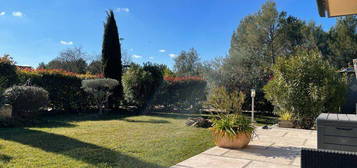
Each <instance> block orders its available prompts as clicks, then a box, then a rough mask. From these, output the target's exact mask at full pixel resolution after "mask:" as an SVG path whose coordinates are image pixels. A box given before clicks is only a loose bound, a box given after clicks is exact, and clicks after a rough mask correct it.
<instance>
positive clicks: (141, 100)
mask: <svg viewBox="0 0 357 168" xmlns="http://www.w3.org/2000/svg"><path fill="white" fill-rule="evenodd" d="M162 80H163V75H162V71H161V68H160V66H158V65H153V64H145V65H144V67H141V66H140V65H136V64H132V65H131V66H130V68H129V69H128V70H127V71H126V72H125V73H124V75H123V87H124V93H125V101H126V102H127V103H129V104H132V105H136V106H138V107H139V108H144V107H146V105H148V104H151V102H152V99H153V96H154V94H155V93H156V91H157V89H158V88H159V87H160V85H161V83H162Z"/></svg>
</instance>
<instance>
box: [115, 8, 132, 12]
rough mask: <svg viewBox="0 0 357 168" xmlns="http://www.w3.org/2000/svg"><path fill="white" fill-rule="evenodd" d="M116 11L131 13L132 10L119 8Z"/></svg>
mask: <svg viewBox="0 0 357 168" xmlns="http://www.w3.org/2000/svg"><path fill="white" fill-rule="evenodd" d="M115 11H116V12H130V9H129V8H117V9H116V10H115Z"/></svg>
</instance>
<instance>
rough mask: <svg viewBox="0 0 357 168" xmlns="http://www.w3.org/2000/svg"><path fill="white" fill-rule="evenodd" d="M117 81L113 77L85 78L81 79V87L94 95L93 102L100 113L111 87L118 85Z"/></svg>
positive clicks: (110, 92)
mask: <svg viewBox="0 0 357 168" xmlns="http://www.w3.org/2000/svg"><path fill="white" fill-rule="evenodd" d="M118 84H119V82H118V81H117V80H115V79H109V78H104V79H87V80H83V81H82V88H83V90H84V91H85V92H87V93H89V94H91V95H92V96H93V97H94V100H95V104H96V105H97V107H98V109H99V114H102V109H103V106H104V105H105V104H106V103H107V102H108V98H109V96H110V95H111V94H112V89H113V88H115V87H116V86H118Z"/></svg>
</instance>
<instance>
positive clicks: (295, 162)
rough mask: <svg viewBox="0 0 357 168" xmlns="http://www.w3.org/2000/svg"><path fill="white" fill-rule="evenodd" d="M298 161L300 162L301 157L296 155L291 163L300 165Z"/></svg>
mask: <svg viewBox="0 0 357 168" xmlns="http://www.w3.org/2000/svg"><path fill="white" fill-rule="evenodd" d="M300 162H301V157H300V156H298V157H296V158H295V159H294V161H293V163H292V165H295V166H300Z"/></svg>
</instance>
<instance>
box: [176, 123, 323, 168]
mask: <svg viewBox="0 0 357 168" xmlns="http://www.w3.org/2000/svg"><path fill="white" fill-rule="evenodd" d="M256 134H257V136H256V137H254V139H253V141H251V142H250V143H249V146H248V147H247V148H245V149H241V150H238V149H224V148H219V147H213V148H211V149H208V150H207V151H205V152H203V153H201V154H198V155H196V156H194V157H192V158H189V159H187V160H185V161H183V162H180V163H178V164H177V165H175V166H172V168H218V167H219V168H290V167H292V168H297V167H300V149H301V147H305V148H317V134H316V131H315V130H302V129H292V128H279V127H273V128H272V129H262V128H258V129H257V131H256Z"/></svg>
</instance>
